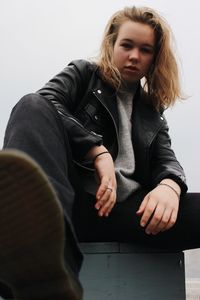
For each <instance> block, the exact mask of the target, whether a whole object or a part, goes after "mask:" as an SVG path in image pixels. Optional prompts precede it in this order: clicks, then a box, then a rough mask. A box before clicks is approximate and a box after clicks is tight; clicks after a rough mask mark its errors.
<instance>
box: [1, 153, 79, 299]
mask: <svg viewBox="0 0 200 300" xmlns="http://www.w3.org/2000/svg"><path fill="white" fill-rule="evenodd" d="M64 240H65V227H64V215H63V210H62V207H61V205H60V203H59V201H58V199H57V196H56V193H55V191H54V189H53V187H52V186H51V184H50V182H49V180H48V178H47V176H46V175H45V173H44V172H43V171H42V169H41V168H40V167H39V166H38V164H36V163H35V161H33V160H32V159H31V158H30V157H29V156H27V155H26V154H24V153H23V152H19V151H16V150H5V151H1V152H0V281H2V282H5V283H6V284H7V285H9V286H10V287H11V289H12V291H13V294H14V298H15V299H20V300H22V299H27V300H31V299H43V300H45V299H48V300H51V299H52V300H53V299H54V300H55V299H59V300H80V299H82V287H81V285H80V282H79V281H78V278H77V277H76V276H75V275H74V273H73V271H72V270H71V268H70V266H69V265H68V264H66V261H65V262H64Z"/></svg>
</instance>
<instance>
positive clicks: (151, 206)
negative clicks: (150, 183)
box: [140, 198, 157, 227]
mask: <svg viewBox="0 0 200 300" xmlns="http://www.w3.org/2000/svg"><path fill="white" fill-rule="evenodd" d="M156 205H157V203H156V202H155V201H154V200H153V199H151V200H150V198H149V201H148V203H147V205H146V207H145V210H144V213H143V215H142V218H141V220H140V225H141V226H142V227H145V226H146V224H147V223H148V222H149V220H150V218H151V216H152V214H153V213H154V211H155V209H156Z"/></svg>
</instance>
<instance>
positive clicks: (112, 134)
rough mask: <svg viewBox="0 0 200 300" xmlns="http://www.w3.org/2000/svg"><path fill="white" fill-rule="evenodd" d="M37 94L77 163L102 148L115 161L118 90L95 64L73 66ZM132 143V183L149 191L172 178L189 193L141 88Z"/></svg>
mask: <svg viewBox="0 0 200 300" xmlns="http://www.w3.org/2000/svg"><path fill="white" fill-rule="evenodd" d="M38 93H40V94H41V95H43V96H45V97H47V98H48V99H49V100H51V101H52V102H53V104H54V105H55V106H56V108H57V111H58V112H59V114H60V115H61V117H62V119H63V123H64V126H65V128H66V129H67V131H68V135H69V138H70V142H71V146H72V152H73V155H74V159H75V161H76V162H78V163H80V164H83V161H84V157H85V155H86V153H87V152H88V151H89V149H90V148H91V147H92V146H94V145H101V144H104V146H105V147H106V148H107V149H108V150H109V152H110V153H111V155H112V157H113V160H115V159H116V157H117V154H118V150H119V147H120V145H119V140H118V123H119V122H118V111H117V105H116V91H115V90H113V88H112V87H110V86H109V85H108V84H106V83H105V81H103V80H102V78H101V75H100V73H99V70H98V67H97V66H96V65H95V64H91V63H90V62H87V61H85V60H76V61H73V62H71V63H70V64H69V65H68V66H67V67H66V68H65V69H64V70H63V71H62V72H61V73H59V74H58V75H56V76H55V77H54V78H53V79H51V80H50V81H49V82H48V83H47V84H46V85H45V86H44V87H43V88H42V89H40V90H39V91H38ZM132 141H133V149H134V153H135V165H136V169H135V173H134V179H135V180H136V181H138V182H139V183H140V184H141V185H142V186H143V187H145V188H148V189H151V188H153V187H155V186H156V185H157V184H158V183H159V182H160V181H161V180H162V179H164V178H171V179H173V180H174V181H176V182H177V183H178V184H179V185H180V187H181V191H182V193H185V192H186V191H187V186H186V182H185V174H184V171H183V169H182V167H181V166H180V164H179V162H178V161H177V159H176V157H175V154H174V152H173V150H172V149H171V140H170V137H169V134H168V126H167V122H166V120H165V117H164V115H163V113H162V112H158V111H156V110H155V109H154V107H153V106H152V105H151V101H150V100H149V97H148V96H147V95H146V93H145V92H144V91H143V89H142V88H141V87H138V90H137V92H136V95H135V97H134V109H133V112H132Z"/></svg>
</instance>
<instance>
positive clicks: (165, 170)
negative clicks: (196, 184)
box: [151, 117, 187, 194]
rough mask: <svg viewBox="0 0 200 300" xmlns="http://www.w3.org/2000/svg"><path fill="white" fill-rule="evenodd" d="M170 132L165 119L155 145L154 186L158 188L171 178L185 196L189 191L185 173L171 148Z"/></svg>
mask: <svg viewBox="0 0 200 300" xmlns="http://www.w3.org/2000/svg"><path fill="white" fill-rule="evenodd" d="M163 118H164V117H163ZM168 131H169V128H168V125H167V121H166V120H165V118H164V120H163V126H162V128H161V129H160V131H159V132H158V134H157V137H156V139H155V141H154V145H153V151H152V160H151V174H152V184H153V186H156V185H157V184H158V183H159V182H160V181H161V180H162V179H164V178H170V179H173V180H174V181H175V182H177V183H178V184H179V186H180V188H181V194H184V193H186V191H187V185H186V177H185V173H184V170H183V168H182V167H181V165H180V163H179V162H178V160H177V159H176V156H175V154H174V151H173V150H172V148H171V138H170V136H169V133H168Z"/></svg>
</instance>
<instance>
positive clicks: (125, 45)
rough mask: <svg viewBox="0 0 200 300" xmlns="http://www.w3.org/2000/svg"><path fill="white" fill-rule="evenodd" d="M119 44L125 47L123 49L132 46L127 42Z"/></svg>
mask: <svg viewBox="0 0 200 300" xmlns="http://www.w3.org/2000/svg"><path fill="white" fill-rule="evenodd" d="M121 46H122V47H123V48H125V49H130V48H131V47H132V45H130V44H127V43H125V44H122V45H121Z"/></svg>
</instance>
